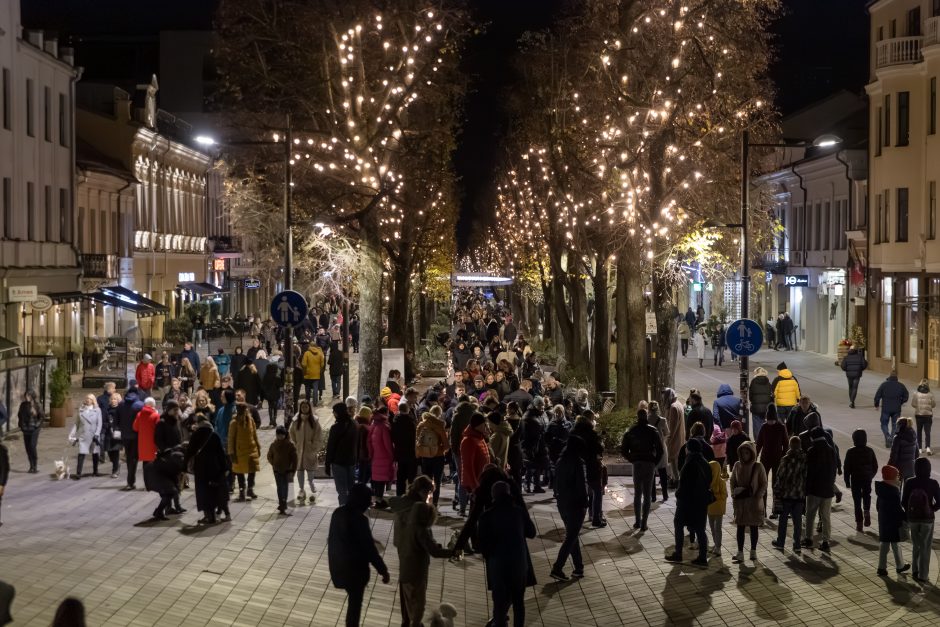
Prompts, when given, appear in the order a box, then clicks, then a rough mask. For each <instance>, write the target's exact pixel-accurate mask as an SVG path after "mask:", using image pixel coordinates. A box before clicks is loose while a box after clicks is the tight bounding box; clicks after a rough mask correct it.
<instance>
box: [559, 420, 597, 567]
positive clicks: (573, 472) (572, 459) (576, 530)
mask: <svg viewBox="0 0 940 627" xmlns="http://www.w3.org/2000/svg"><path fill="white" fill-rule="evenodd" d="M586 455H587V447H586V446H585V443H584V440H583V439H581V437H580V436H579V435H578V434H577V433H573V432H572V434H571V435H570V436H569V437H568V443H567V444H566V445H565V449H564V451H562V453H561V457H560V458H559V459H558V463H557V464H556V465H555V486H554V487H555V493H556V494H557V495H558V496H557V498H556V499H555V503H556V504H557V505H558V513H559V515H560V516H561V520H562V522H563V523H564V525H565V539H564V540H563V541H562V543H561V546H560V547H558V557H557V558H555V562H554V564H553V565H552V571H551V577H552V579H556V580H558V581H567V580H568V579H569V577H568V575H566V574H565V572H564V570H563V569H564V567H565V563H566V562H567V561H568V556H569V555H570V556H571V560H572V561H573V562H574V571H573V573H572V576H574V577H576V578H580V577H583V576H584V562H583V560H582V558H581V545H580V544H579V542H580V540H579V538H578V536H579V535H580V534H581V525H582V524H583V523H584V515H585V513H586V512H587V508H588V503H589V501H590V497H589V495H590V490H589V489H588V482H589V480H588V478H587V467H586V465H585V463H584V458H585V456H586Z"/></svg>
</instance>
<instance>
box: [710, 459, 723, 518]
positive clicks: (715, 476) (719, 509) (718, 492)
mask: <svg viewBox="0 0 940 627" xmlns="http://www.w3.org/2000/svg"><path fill="white" fill-rule="evenodd" d="M708 467H709V468H711V469H712V494H714V495H715V500H714V502H713V503H712V504H711V505H709V506H708V515H709V516H724V515H725V513H727V511H728V484H727V483H725V480H724V479H722V477H721V464H719V463H718V462H716V461H715V460H712V461H710V462H708Z"/></svg>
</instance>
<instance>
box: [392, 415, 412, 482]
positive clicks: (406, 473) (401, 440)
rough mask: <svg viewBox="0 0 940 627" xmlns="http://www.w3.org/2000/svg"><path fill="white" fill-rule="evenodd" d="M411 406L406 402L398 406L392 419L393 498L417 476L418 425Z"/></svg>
mask: <svg viewBox="0 0 940 627" xmlns="http://www.w3.org/2000/svg"><path fill="white" fill-rule="evenodd" d="M411 409H412V408H411V405H410V404H409V403H408V402H407V401H401V402H400V403H399V404H398V413H397V414H395V416H394V417H393V418H392V426H391V435H392V450H393V451H394V456H395V496H402V495H403V494H404V493H405V491H406V490H407V489H408V484H409V483H411V482H412V481H414V480H415V477H417V476H418V457H417V454H416V443H417V431H418V425H417V423H416V422H415V418H414V414H412V413H411Z"/></svg>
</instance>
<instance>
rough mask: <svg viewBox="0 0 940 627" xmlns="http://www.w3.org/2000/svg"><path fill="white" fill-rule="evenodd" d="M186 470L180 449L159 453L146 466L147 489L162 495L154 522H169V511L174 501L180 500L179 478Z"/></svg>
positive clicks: (168, 449)
mask: <svg viewBox="0 0 940 627" xmlns="http://www.w3.org/2000/svg"><path fill="white" fill-rule="evenodd" d="M185 469H186V464H185V461H184V459H183V451H182V450H181V449H180V448H179V447H178V446H174V447H172V448H167V449H163V450H162V451H160V452H159V453H157V458H156V459H155V460H154V461H153V462H152V463H150V464H147V465H146V466H144V480H145V482H146V485H147V489H148V490H150V491H151V492H156V493H157V494H159V495H160V503H159V504H158V505H157V508H156V509H155V510H154V511H153V520H154V521H163V520H169V518H167V516H166V515H167V514H168V513H176V512H177V511H178V510H176V509H174V510H173V511H172V512H170V511H168V510H169V508H170V506H171V505H172V504H173V502H174V501H178V500H179V495H180V493H179V477H180V474H181V473H182V472H183V471H184V470H185Z"/></svg>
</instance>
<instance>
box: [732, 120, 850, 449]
mask: <svg viewBox="0 0 940 627" xmlns="http://www.w3.org/2000/svg"><path fill="white" fill-rule="evenodd" d="M841 143H842V138H841V137H839V136H838V135H833V134H831V133H827V134H824V135H820V136H819V137H817V138H816V139H814V140H813V141H812V142H807V141H801V142H779V143H769V144H764V143H754V144H752V143H751V134H750V132H749V131H744V132H742V133H741V223H740V224H739V225H730V224H729V225H726V226H729V227H733V226H738V227H740V228H741V248H742V250H741V319H742V320H744V319H747V318H748V317H749V316H750V311H749V309H750V286H751V276H750V275H751V268H750V260H749V259H748V256H749V255H750V248H749V246H748V241H747V217H748V212H749V200H748V196H749V191H750V180H751V174H750V165H749V163H748V160H749V156H750V149H751V148H807V147H809V146H813V147H816V148H832V147H834V146H838V145H839V144H841ZM738 363H739V364H740V367H741V370H740V372H741V390H740V393H741V413H742V417H743V418H744V426H745V430H747V429H748V428H750V411H749V407H748V397H747V393H748V384H749V383H750V381H749V375H750V373H749V372H748V358H747V357H746V356H744V355H741V356H739V358H738ZM748 433H750V431H748Z"/></svg>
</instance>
